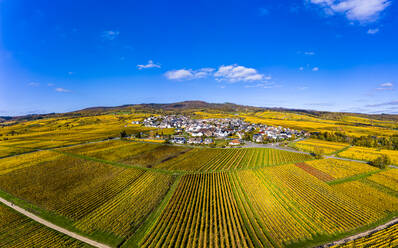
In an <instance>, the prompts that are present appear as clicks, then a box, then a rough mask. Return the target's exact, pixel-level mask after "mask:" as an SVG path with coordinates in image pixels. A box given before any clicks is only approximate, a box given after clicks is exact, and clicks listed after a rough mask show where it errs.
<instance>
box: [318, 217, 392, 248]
mask: <svg viewBox="0 0 398 248" xmlns="http://www.w3.org/2000/svg"><path fill="white" fill-rule="evenodd" d="M396 223H398V218H395V219H393V220H392V221H389V222H387V223H385V224H383V225H380V226H378V227H376V228H373V229H371V230H368V231H365V232H362V233H358V234H356V235H353V236H350V237H346V238H344V239H341V240H338V241H334V242H331V243H329V244H326V245H321V246H318V247H322V248H326V247H331V246H335V245H341V244H344V243H347V242H349V241H352V240H354V239H359V238H362V237H366V236H368V235H370V234H372V233H374V232H377V231H380V230H383V229H385V228H387V227H390V226H392V225H394V224H396Z"/></svg>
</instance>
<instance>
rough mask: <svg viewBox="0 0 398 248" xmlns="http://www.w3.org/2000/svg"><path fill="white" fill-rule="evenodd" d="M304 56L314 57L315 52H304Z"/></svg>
mask: <svg viewBox="0 0 398 248" xmlns="http://www.w3.org/2000/svg"><path fill="white" fill-rule="evenodd" d="M304 55H308V56H314V55H315V52H312V51H308V52H304Z"/></svg>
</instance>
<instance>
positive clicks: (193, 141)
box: [188, 138, 202, 145]
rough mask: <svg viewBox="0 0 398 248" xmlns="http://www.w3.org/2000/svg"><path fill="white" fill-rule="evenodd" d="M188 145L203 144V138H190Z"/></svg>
mask: <svg viewBox="0 0 398 248" xmlns="http://www.w3.org/2000/svg"><path fill="white" fill-rule="evenodd" d="M188 144H196V145H199V144H202V139H201V138H190V139H188Z"/></svg>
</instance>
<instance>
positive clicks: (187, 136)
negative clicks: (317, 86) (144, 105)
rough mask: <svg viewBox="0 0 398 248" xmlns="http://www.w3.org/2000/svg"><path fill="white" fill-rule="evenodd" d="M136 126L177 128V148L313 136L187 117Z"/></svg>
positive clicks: (150, 120) (152, 119)
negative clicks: (220, 142) (219, 142)
mask: <svg viewBox="0 0 398 248" xmlns="http://www.w3.org/2000/svg"><path fill="white" fill-rule="evenodd" d="M132 123H133V124H141V125H143V126H145V127H154V128H158V129H165V128H174V135H173V136H171V137H169V138H168V139H167V142H169V143H174V144H196V145H201V144H203V145H212V144H215V143H217V141H220V140H221V141H224V144H225V145H228V146H240V145H243V144H244V143H245V141H246V142H247V141H249V142H255V143H273V142H280V141H284V140H292V139H295V138H299V137H303V136H308V135H309V133H307V132H305V131H302V130H294V129H290V128H283V127H281V126H278V127H274V126H267V125H264V124H254V123H248V122H245V121H243V120H242V119H239V118H209V119H192V118H190V117H187V116H184V115H165V116H151V117H148V118H146V119H144V120H143V121H142V122H139V121H134V122H132ZM158 138H160V137H159V136H158Z"/></svg>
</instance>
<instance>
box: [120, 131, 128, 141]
mask: <svg viewBox="0 0 398 248" xmlns="http://www.w3.org/2000/svg"><path fill="white" fill-rule="evenodd" d="M126 137H127V132H126V130H123V131H121V132H120V138H122V139H124V138H126Z"/></svg>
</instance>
